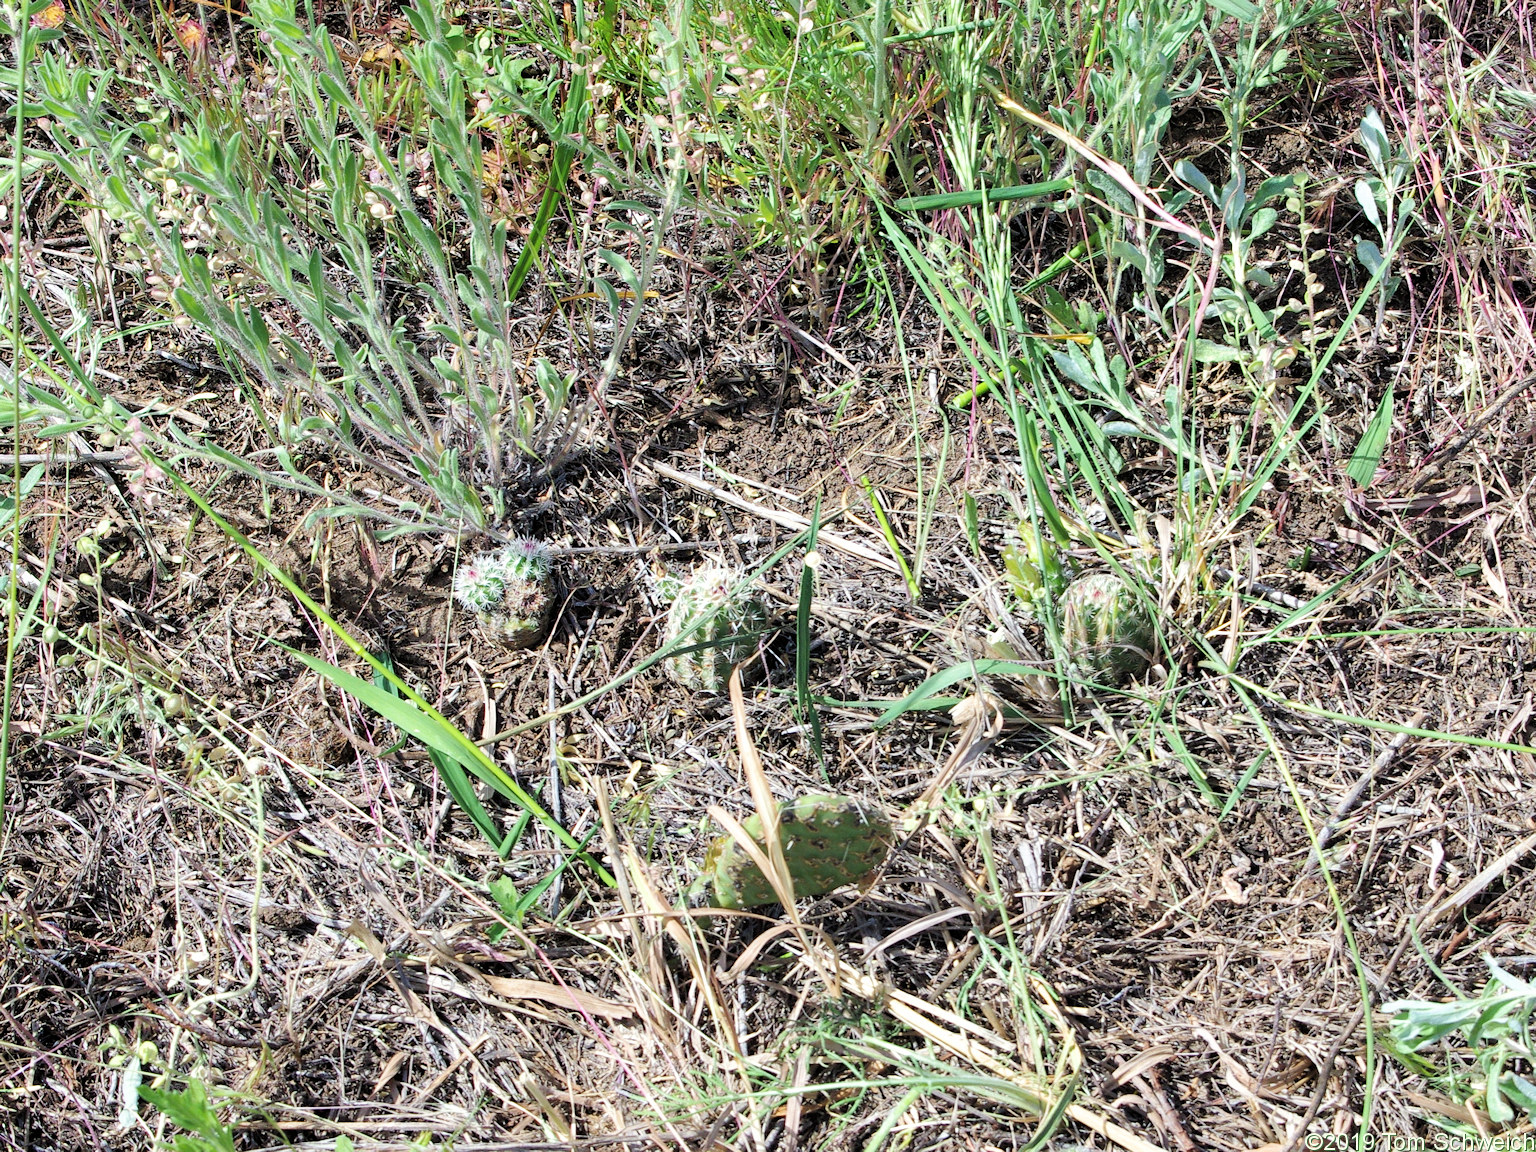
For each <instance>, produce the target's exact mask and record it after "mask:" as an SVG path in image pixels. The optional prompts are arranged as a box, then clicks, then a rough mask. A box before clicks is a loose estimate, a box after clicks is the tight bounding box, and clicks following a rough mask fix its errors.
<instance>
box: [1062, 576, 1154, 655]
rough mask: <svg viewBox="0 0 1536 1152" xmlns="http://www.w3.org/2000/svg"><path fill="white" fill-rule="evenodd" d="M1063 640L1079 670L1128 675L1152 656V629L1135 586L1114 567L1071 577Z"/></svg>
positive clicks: (1065, 600)
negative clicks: (1110, 570)
mask: <svg viewBox="0 0 1536 1152" xmlns="http://www.w3.org/2000/svg"><path fill="white" fill-rule="evenodd" d="M1058 607H1059V609H1060V612H1061V640H1062V644H1063V645H1064V646H1065V648H1066V650H1067V654H1068V655H1069V656H1070V657H1071V659H1072V662H1073V663H1074V664H1076V665H1077V666H1078V668H1079V669H1081V670H1082V671H1083V672H1085V673H1087V674H1090V675H1097V676H1102V677H1105V678H1106V679H1109V680H1113V681H1123V680H1128V679H1130V678H1132V677H1134V676H1139V675H1141V673H1143V672H1145V671H1146V670H1147V665H1148V664H1150V663H1151V662H1152V649H1153V645H1154V644H1155V642H1156V630H1155V629H1154V627H1153V624H1152V617H1151V615H1150V614H1149V613H1148V612H1147V610H1146V608H1145V606H1144V605H1143V603H1142V601H1141V599H1140V598H1139V597H1138V596H1137V595H1136V592H1135V591H1134V590H1133V589H1131V588H1130V587H1128V586H1127V585H1126V583H1125V581H1123V580H1121V579H1120V577H1118V576H1116V575H1115V574H1114V573H1112V572H1094V573H1091V574H1090V575H1087V576H1081V577H1079V578H1078V579H1076V580H1074V581H1073V582H1072V584H1071V586H1070V587H1068V588H1067V590H1066V592H1064V593H1063V594H1062V597H1061V602H1060V604H1059V605H1058Z"/></svg>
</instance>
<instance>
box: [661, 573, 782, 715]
mask: <svg viewBox="0 0 1536 1152" xmlns="http://www.w3.org/2000/svg"><path fill="white" fill-rule="evenodd" d="M658 583H660V582H658ZM740 583H741V574H740V573H738V572H735V571H732V570H731V569H729V568H723V567H719V566H716V565H708V566H706V567H703V568H700V569H699V570H698V571H697V572H695V573H694V574H693V575H692V576H690V577H688V578H687V579H686V580H684V581H682V582H681V583H680V584H678V585H677V586H676V591H675V595H674V596H673V597H672V609H671V611H670V612H668V613H667V633H666V642H667V643H668V644H670V643H672V642H673V641H674V640H677V639H679V638H680V637H686V639H684V640H683V646H684V647H685V648H686V647H692V646H693V645H696V644H708V645H711V647H707V648H700V649H699V650H698V651H696V652H685V653H682V654H681V655H677V656H670V657H668V658H667V660H666V662H665V663H666V668H667V672H668V673H669V674H670V675H671V676H672V678H673V679H674V680H676V681H677V682H678V683H679V684H681V685H682V686H683V687H684V688H688V689H691V690H692V691H695V692H707V693H709V694H711V695H718V694H719V693H721V692H724V691H725V689H726V685H727V684H728V683H729V681H730V677H731V669H732V668H733V667H734V666H735V665H736V664H737V663H739V662H740V661H742V660H745V659H746V658H747V657H748V656H750V655H751V654H752V653H753V652H754V651H756V650H757V637H756V636H751V635H747V634H748V633H753V632H758V631H761V630H762V629H763V628H765V627H766V626H767V624H768V610H767V608H766V607H764V605H763V602H762V601H761V600H759V599H757V597H755V596H753V595H752V593H751V592H750V591H749V590H743V591H739V592H738V591H737V590H736V589H737V586H738V585H739V584H740ZM695 625H697V627H695ZM690 629H691V630H692V631H690ZM733 636H734V637H739V638H738V639H734V640H732V639H729V638H730V637H733Z"/></svg>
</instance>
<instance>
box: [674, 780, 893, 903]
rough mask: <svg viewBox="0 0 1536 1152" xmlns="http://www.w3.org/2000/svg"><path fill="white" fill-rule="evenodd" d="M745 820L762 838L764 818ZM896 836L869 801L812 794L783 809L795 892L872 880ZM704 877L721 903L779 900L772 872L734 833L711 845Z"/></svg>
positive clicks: (782, 830)
mask: <svg viewBox="0 0 1536 1152" xmlns="http://www.w3.org/2000/svg"><path fill="white" fill-rule="evenodd" d="M741 824H742V827H743V828H745V829H746V831H747V834H748V835H749V836H751V837H752V838H753V839H754V840H756V841H757V842H758V843H759V844H762V843H763V822H762V819H761V818H760V817H759V816H758V815H757V814H756V813H753V814H752V815H751V816H748V817H747V818H746V819H745V820H743V821H742V822H741ZM895 839H896V836H895V831H894V829H893V828H892V826H891V821H890V819H889V818H888V817H887V816H886V815H885V813H884V812H882V811H881V810H880V809H879V808H878V807H877V806H876V805H874V804H873V803H871V802H869V801H867V800H859V799H856V798H854V797H852V796H829V795H816V794H813V795H809V796H801V797H800V798H799V799H798V800H795V801H794V802H793V803H791V804H785V805H782V806H781V807H780V808H779V842H780V843H781V844H783V845H784V862H785V863H786V864H788V865H789V875H790V879H791V881H792V882H793V884H794V887H795V895H796V896H821V895H823V894H824V893H827V892H831V891H832V890H833V889H836V888H841V887H842V886H843V885H844V884H859V883H862V882H864V881H866V880H868V879H869V878H870V877H871V876H873V875H874V874H875V872H876V870H877V869H879V867H880V865H882V864H884V863H885V858H886V856H888V855H889V854H890V851H891V845H892V844H894V843H895ZM702 879H704V880H706V881H708V882H710V883H712V884H713V885H714V889H715V906H716V907H718V908H754V907H756V906H757V905H759V904H772V903H774V902H776V901H777V900H778V897H777V896H776V895H774V891H773V887H772V885H770V884H769V883H768V879H767V877H765V876H764V875H763V874H762V871H761V870H760V869H759V868H758V866H757V865H756V864H754V863H753V862H752V858H751V857H750V856H748V855H747V853H746V851H745V850H744V849H743V848H742V846H741V845H740V844H738V843H737V842H736V841H735V840H734V839H733V838H732V837H730V836H722V837H721V838H720V839H719V840H716V841H715V843H714V844H712V845H711V846H710V849H709V851H708V853H707V854H706V855H705V857H704V872H703V875H702Z"/></svg>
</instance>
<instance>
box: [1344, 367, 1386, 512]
mask: <svg viewBox="0 0 1536 1152" xmlns="http://www.w3.org/2000/svg"><path fill="white" fill-rule="evenodd" d="M1392 399H1393V388H1392V386H1391V385H1390V384H1389V385H1387V390H1386V391H1385V392H1384V393H1382V396H1381V403H1380V404H1378V405H1376V414H1375V415H1374V416H1372V417H1371V422H1370V424H1368V425H1367V426H1366V429H1365V435H1364V436H1362V437H1360V443H1359V444H1357V445H1356V446H1355V454H1354V455H1353V456H1352V457H1350V460H1349V467H1347V468H1345V469H1344V474H1345V475H1346V476H1348V477H1349V478H1350V479H1351V480H1353V481H1354V482H1355V483H1356V484H1358V485H1359V486H1360V487H1362V488H1369V487H1370V486H1371V481H1372V480H1374V479H1376V469H1377V468H1378V467H1379V466H1380V465H1381V454H1382V452H1383V451H1384V450H1385V449H1386V447H1387V438H1388V437H1389V436H1391V435H1392V415H1393V407H1392Z"/></svg>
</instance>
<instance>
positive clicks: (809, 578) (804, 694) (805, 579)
mask: <svg viewBox="0 0 1536 1152" xmlns="http://www.w3.org/2000/svg"><path fill="white" fill-rule="evenodd" d="M820 531H821V500H820V498H818V499H817V500H816V506H815V508H813V509H812V510H811V526H810V527H809V528H808V529H807V530H806V539H805V548H806V553H807V559H809V554H810V553H811V552H812V551H814V550H815V548H816V536H817V534H818V533H819V532H820ZM815 593H816V570H815V568H813V567H812V566H811V565H810V564H809V563H807V564H806V565H805V566H804V567H803V568H802V569H801V572H800V603H799V606H798V610H797V611H796V613H795V702H796V704H797V706H798V708H799V711H800V722H801V723H802V724H806V725H809V727H810V730H811V751H812V752H813V753H815V755H816V763H817V765H818V766H820V768H821V776H822V779H823V780H825V781H826V782H827V783H828V784H830V783H831V782H832V780H831V777H830V776H828V775H827V761H826V757H825V756H823V755H822V746H821V713H819V712H818V711H817V710H816V703H815V701H814V700H812V699H811V600H812V598H813V597H814V596H815Z"/></svg>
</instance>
